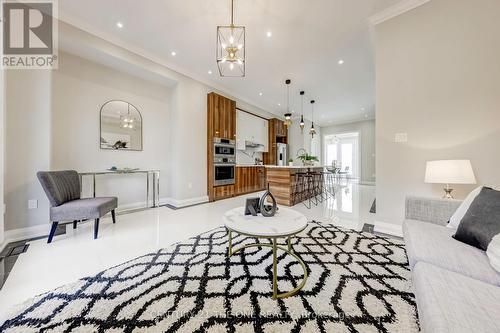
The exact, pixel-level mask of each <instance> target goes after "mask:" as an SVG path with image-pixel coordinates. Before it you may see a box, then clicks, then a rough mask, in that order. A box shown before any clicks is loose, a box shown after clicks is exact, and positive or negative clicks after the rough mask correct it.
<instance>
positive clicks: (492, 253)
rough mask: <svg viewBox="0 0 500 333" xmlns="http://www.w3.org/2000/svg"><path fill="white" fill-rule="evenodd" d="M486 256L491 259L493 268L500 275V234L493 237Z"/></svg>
mask: <svg viewBox="0 0 500 333" xmlns="http://www.w3.org/2000/svg"><path fill="white" fill-rule="evenodd" d="M486 255H488V259H490V265H491V267H493V268H494V269H495V270H496V271H497V272H498V273H500V234H498V235H496V236H495V237H493V239H492V240H491V242H490V244H488V249H487V250H486Z"/></svg>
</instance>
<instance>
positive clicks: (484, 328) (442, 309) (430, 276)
mask: <svg viewBox="0 0 500 333" xmlns="http://www.w3.org/2000/svg"><path fill="white" fill-rule="evenodd" d="M460 203H461V202H460V201H458V200H445V199H426V198H416V197H409V198H407V199H406V220H405V221H404V223H403V234H404V239H405V246H406V249H407V253H408V260H409V263H410V268H411V270H412V281H413V288H414V292H415V296H416V300H417V308H418V314H419V320H420V326H421V330H422V332H425V333H434V332H436V333H445V332H446V333H474V332H477V333H498V332H500V273H498V272H497V271H495V270H494V269H493V268H492V267H491V265H490V263H489V260H488V257H487V256H486V252H484V251H482V250H479V249H477V248H475V247H472V246H469V245H467V244H464V243H461V242H459V241H457V240H455V239H453V238H452V235H453V234H454V233H455V230H454V229H451V228H448V227H446V224H447V222H448V220H449V218H450V217H451V215H453V213H454V212H455V210H456V209H457V208H458V206H459V205H460Z"/></svg>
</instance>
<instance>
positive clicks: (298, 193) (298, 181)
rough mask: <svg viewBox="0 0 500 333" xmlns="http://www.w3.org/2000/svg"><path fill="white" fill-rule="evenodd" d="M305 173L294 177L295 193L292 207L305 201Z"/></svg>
mask: <svg viewBox="0 0 500 333" xmlns="http://www.w3.org/2000/svg"><path fill="white" fill-rule="evenodd" d="M304 175H305V173H304V172H297V173H296V174H295V175H294V179H293V181H294V183H293V187H292V188H293V193H292V206H295V205H296V204H298V203H300V202H302V201H303V199H304V189H305V177H304Z"/></svg>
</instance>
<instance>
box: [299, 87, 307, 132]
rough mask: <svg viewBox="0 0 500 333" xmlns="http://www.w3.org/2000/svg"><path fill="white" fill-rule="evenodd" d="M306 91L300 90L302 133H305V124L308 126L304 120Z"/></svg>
mask: <svg viewBox="0 0 500 333" xmlns="http://www.w3.org/2000/svg"><path fill="white" fill-rule="evenodd" d="M304 94H305V92H304V91H301V92H300V99H301V101H300V123H299V126H300V133H302V134H304V126H306V123H305V122H304Z"/></svg>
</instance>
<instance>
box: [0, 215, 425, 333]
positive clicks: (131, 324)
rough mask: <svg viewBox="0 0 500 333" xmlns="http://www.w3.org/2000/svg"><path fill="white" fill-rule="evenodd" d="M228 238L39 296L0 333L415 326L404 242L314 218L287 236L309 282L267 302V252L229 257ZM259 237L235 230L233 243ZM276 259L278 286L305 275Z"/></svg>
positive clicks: (180, 248)
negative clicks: (304, 227)
mask: <svg viewBox="0 0 500 333" xmlns="http://www.w3.org/2000/svg"><path fill="white" fill-rule="evenodd" d="M227 241H228V239H227V233H226V230H225V229H224V228H222V227H221V228H217V229H215V230H212V231H210V232H207V233H204V234H202V235H199V236H197V237H194V238H191V239H189V240H188V241H186V242H183V243H178V244H176V245H174V246H172V247H171V248H168V249H162V250H160V251H158V252H156V253H151V254H147V255H144V256H142V257H139V258H137V259H134V260H131V261H128V262H126V263H123V264H121V265H119V266H116V267H113V268H110V269H108V270H105V271H103V272H101V273H99V274H97V275H95V276H91V277H87V278H83V279H81V280H79V281H77V282H75V283H72V284H68V285H66V286H63V287H60V288H58V289H56V290H54V291H51V292H48V293H45V294H42V295H39V296H36V297H34V298H33V299H31V300H29V301H27V302H25V303H24V304H22V305H20V306H19V307H18V308H17V309H15V310H14V311H13V313H12V314H11V315H10V317H9V318H10V319H8V320H7V321H5V322H3V323H2V324H0V331H1V332H23V333H25V332H165V331H167V332H339V333H340V332H391V333H392V332H405V333H408V332H417V331H418V319H417V311H416V304H415V299H414V295H413V293H412V291H411V284H410V271H409V268H408V262H407V257H406V253H405V249H404V244H403V243H402V242H401V241H398V240H393V239H388V238H383V237H380V236H376V235H373V234H369V233H361V232H357V231H354V230H346V229H342V228H339V227H336V226H333V225H330V224H322V223H317V222H311V223H309V225H308V227H307V229H306V230H304V231H303V232H302V233H301V234H300V235H299V236H298V237H295V238H294V239H293V247H294V250H295V252H296V253H297V254H298V255H299V256H300V257H301V258H302V259H303V260H304V262H305V263H306V265H307V267H308V271H309V278H308V280H307V283H306V285H305V287H304V288H303V289H302V291H300V292H299V293H298V294H297V295H295V296H293V297H290V298H286V299H280V300H273V299H272V282H271V281H272V254H271V251H270V250H269V248H266V247H262V248H249V249H245V250H243V251H241V252H239V253H237V254H235V255H234V256H233V257H230V258H228V256H227V250H228V246H227V245H228V243H227ZM257 241H258V240H256V239H252V238H247V237H243V236H235V237H234V246H235V248H236V247H239V246H240V245H244V244H248V243H254V242H257ZM261 241H262V240H261ZM266 242H267V240H266ZM278 259H279V264H278V274H279V283H278V285H279V291H280V292H286V291H288V290H291V289H293V287H295V286H296V285H297V284H298V283H300V281H301V279H302V274H303V272H302V268H301V267H300V265H299V264H298V263H297V262H296V261H295V260H294V258H293V257H291V256H289V255H287V254H285V253H284V252H281V251H279V252H278Z"/></svg>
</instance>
